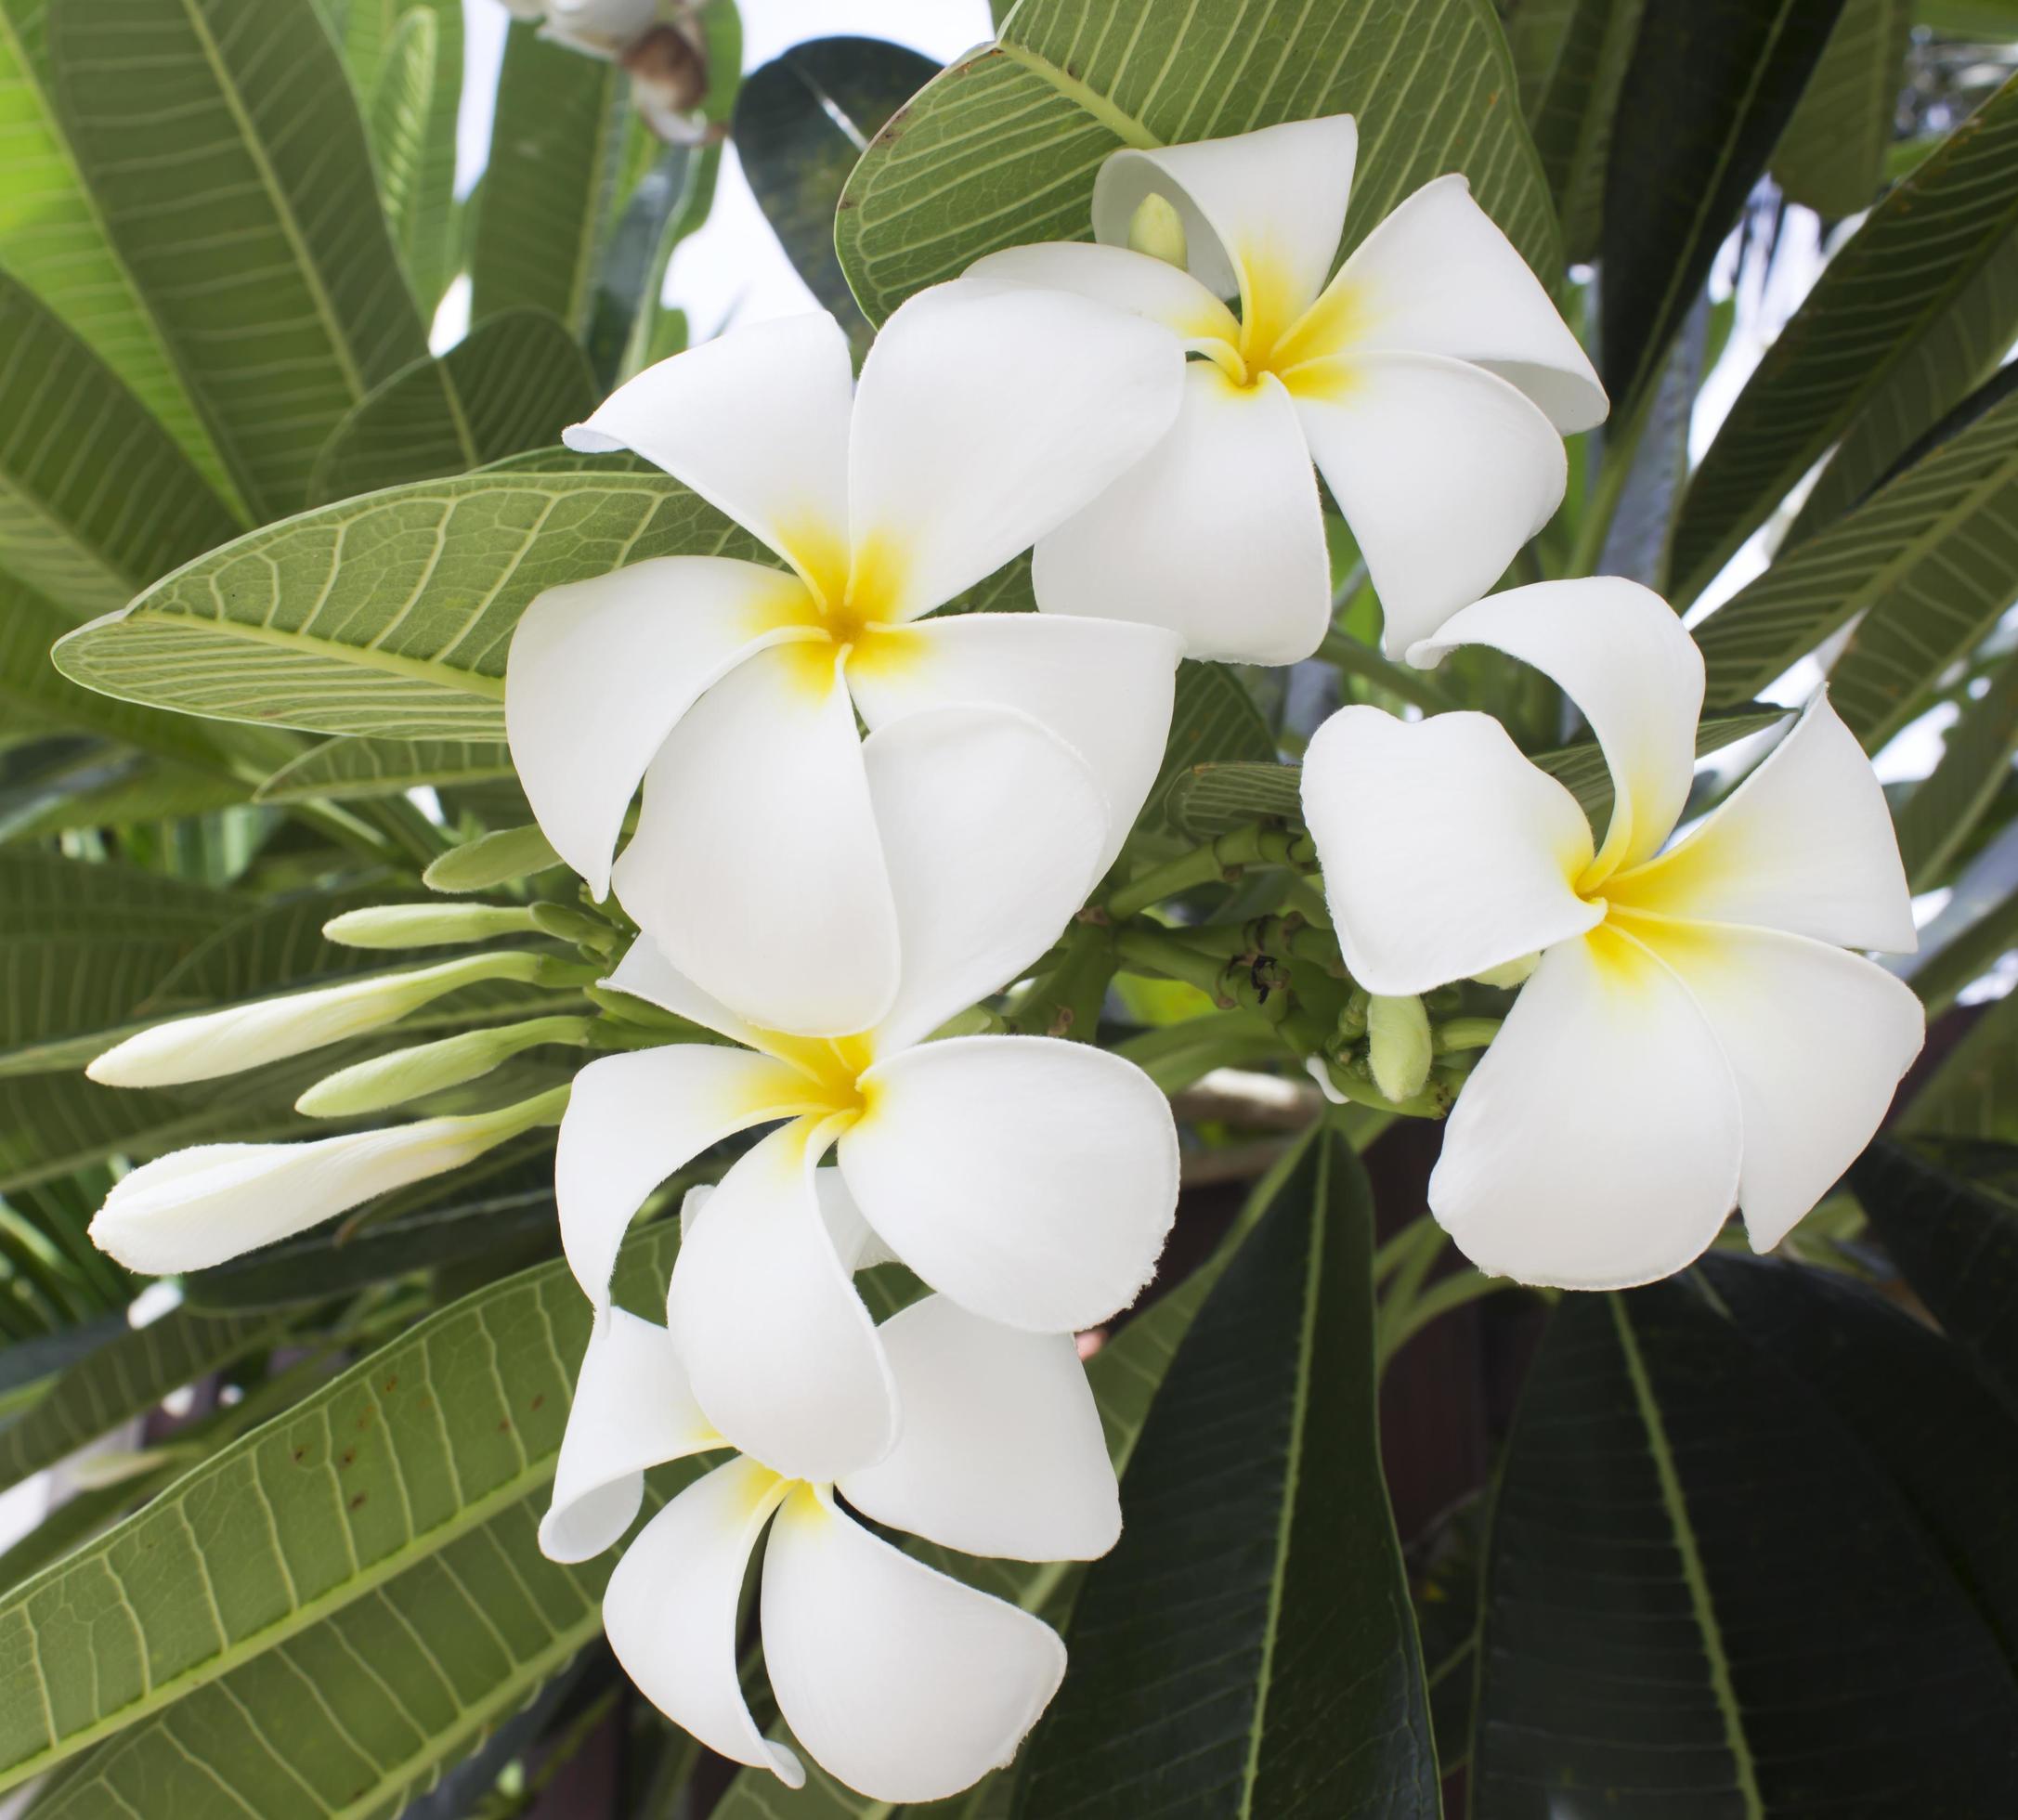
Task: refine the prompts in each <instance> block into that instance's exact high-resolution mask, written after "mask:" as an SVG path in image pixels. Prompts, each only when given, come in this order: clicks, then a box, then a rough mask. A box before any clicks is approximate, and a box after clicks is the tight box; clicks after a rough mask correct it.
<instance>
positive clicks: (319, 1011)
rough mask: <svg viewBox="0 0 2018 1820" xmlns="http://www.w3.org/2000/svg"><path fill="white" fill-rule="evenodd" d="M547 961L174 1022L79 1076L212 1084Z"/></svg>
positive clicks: (441, 969)
mask: <svg viewBox="0 0 2018 1820" xmlns="http://www.w3.org/2000/svg"><path fill="white" fill-rule="evenodd" d="M546 960H547V956H545V955H531V954H526V953H523V952H511V953H505V954H492V955H464V956H463V957H462V959H460V960H450V961H443V962H442V963H441V964H440V965H439V966H436V967H418V968H410V969H409V970H407V971H406V972H404V973H385V974H380V975H379V976H377V977H376V978H375V979H371V980H354V981H350V982H349V983H348V984H345V985H341V986H324V987H322V988H320V989H319V990H318V991H315V992H303V993H291V994H288V995H287V996H286V997H284V998H268V999H263V1000H261V1001H260V1002H259V1003H258V1004H256V1005H233V1006H230V1007H228V1008H227V1009H225V1010H222V1011H210V1012H206V1013H205V1014H204V1015H203V1016H202V1017H199V1018H177V1019H176V1020H175V1021H174V1022H173V1023H164V1024H156V1025H155V1026H154V1027H153V1028H152V1029H151V1030H143V1031H141V1032H140V1033H138V1034H137V1035H136V1036H129V1037H127V1039H126V1040H125V1041H124V1043H121V1044H118V1045H116V1046H114V1047H112V1048H110V1049H108V1050H106V1052H105V1053H104V1054H103V1055H101V1056H100V1057H98V1059H97V1060H96V1061H94V1062H93V1063H92V1064H91V1065H90V1066H89V1067H88V1068H86V1069H85V1073H86V1074H88V1075H89V1076H90V1077H91V1078H92V1079H93V1080H94V1081H97V1082H98V1084H99V1085H101V1086H109V1087H166V1086H176V1085H181V1084H182V1083H183V1082H185V1081H209V1080H215V1078H216V1077H217V1076H218V1075H220V1074H236V1073H240V1072H242V1071H243V1070H245V1069H248V1068H260V1067H264V1066H265V1065H266V1064H267V1062H269V1061H281V1060H284V1059H286V1058H287V1057H289V1056H298V1055H306V1053H307V1052H308V1051H309V1050H310V1049H319V1048H322V1047H324V1046H326V1045H328V1044H331V1043H341V1042H343V1041H344V1040H345V1038H346V1037H351V1036H361V1035H363V1034H365V1033H367V1032H369V1031H373V1030H380V1029H383V1028H384V1026H385V1025H386V1024H389V1023H397V1021H398V1020H400V1019H401V1018H403V1017H405V1016H406V1015H407V1014H408V1013H409V1012H410V1011H416V1010H418V1009H419V1008H420V1007H422V1006H423V1005H425V1004H427V1003H429V1002H430V1001H431V1000H434V999H436V998H439V997H441V996H442V994H445V993H451V992H454V991H456V990H457V989H458V988H459V987H462V986H468V985H475V983H476V982H477V981H481V980H520V981H535V980H539V979H540V978H542V977H543V975H544V974H545V973H546V972H547V971H548V970H549V969H548V968H545V967H544V966H543V965H542V963H544V962H545V961H546Z"/></svg>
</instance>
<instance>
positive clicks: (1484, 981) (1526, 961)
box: [1472, 954, 1542, 992]
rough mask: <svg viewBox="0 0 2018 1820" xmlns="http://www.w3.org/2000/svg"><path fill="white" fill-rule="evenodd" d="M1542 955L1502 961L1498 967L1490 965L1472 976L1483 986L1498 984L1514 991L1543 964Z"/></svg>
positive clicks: (1501, 987) (1509, 990)
mask: <svg viewBox="0 0 2018 1820" xmlns="http://www.w3.org/2000/svg"><path fill="white" fill-rule="evenodd" d="M1541 961H1542V956H1541V955H1538V954H1536V955H1519V956H1518V957H1517V958H1516V959H1514V960H1508V961H1502V962H1501V963H1500V964H1499V966H1497V967H1489V968H1486V970H1485V971H1484V972H1483V973H1474V974H1473V975H1472V978H1473V979H1475V980H1476V981H1478V983H1479V984H1480V985H1481V986H1497V987H1499V988H1500V990H1501V991H1502V992H1512V991H1513V989H1514V988H1515V987H1516V986H1517V985H1519V984H1520V982H1521V981H1523V980H1525V979H1526V978H1527V977H1528V975H1529V974H1530V973H1532V972H1533V971H1534V969H1535V968H1537V967H1538V966H1540V965H1541Z"/></svg>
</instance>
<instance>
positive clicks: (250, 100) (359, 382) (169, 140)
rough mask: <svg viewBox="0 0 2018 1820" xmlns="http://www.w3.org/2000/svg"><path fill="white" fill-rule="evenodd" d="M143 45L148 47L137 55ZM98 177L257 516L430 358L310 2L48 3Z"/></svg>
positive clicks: (344, 89) (52, 34) (293, 493)
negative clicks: (415, 363) (404, 373)
mask: <svg viewBox="0 0 2018 1820" xmlns="http://www.w3.org/2000/svg"><path fill="white" fill-rule="evenodd" d="M142 46H144V52H142V51H140V50H139V49H137V47H142ZM49 47H50V54H51V58H52V61H53V62H54V65H55V68H56V74H57V84H58V91H59V95H60V97H61V98H62V103H63V117H64V121H65V123H66V125H67V126H68V127H69V129H70V135H71V141H72V146H73V147H74V148H75V150H76V155H77V162H78V164H79V166H80V168H81V169H82V171H83V173H84V176H85V182H86V184H87V185H88V186H89V188H90V189H91V191H92V193H93V194H94V195H95V196H96V197H97V198H98V202H99V205H100V207H101V208H102V210H103V213H104V217H105V224H106V228H107V231H108V233H109V234H110V235H111V241H112V243H113V245H114V246H115V247H116V248H117V249H118V251H119V253H120V254H121V256H122V257H123V259H124V262H125V265H126V267H127V269H128V270H129V271H130V272H131V273H132V275H133V278H134V281H135V283H136V285H137V288H138V290H139V292H140V293H141V294H142V295H143V296H144V297H145V298H146V300H147V302H148V304H149V305H150V308H151V310H152V312H153V315H154V318H155V320H156V322H157V323H158V324H159V326H160V329H161V332H162V336H163V340H164V342H165V343H166V344H167V346H168V349H169V352H170V355H171V356H172V357H173V358H174V359H175V361H176V366H177V368H178V369H179V370H180V371H181V372H182V373H183V374H184V375H185V377H186V379H187V382H188V383H189V387H190V389H191V391H192V392H193V393H194V395H195V396H196V400H197V404H198V407H199V409H202V412H203V415H204V419H205V421H206V422H207V423H208V424H209V426H210V429H211V432H212V435H213V436H214V438H215V441H216V444H217V448H218V450H219V453H220V454H221V456H222V457H223V459H224V461H225V464H226V466H227V468H228V470H229V472H230V474H231V475H232V478H233V480H234V481H235V482H236V483H237V485H238V487H239V488H240V490H241V493H242V494H243V495H244V498H245V500H246V501H247V503H248V504H249V505H251V506H252V508H253V510H254V512H255V513H258V514H259V515H261V516H263V517H271V516H273V515H275V514H277V513H282V512H288V511H292V510H293V509H294V508H295V507H297V506H299V505H300V504H301V502H302V500H303V499H304V498H305V496H306V488H307V484H308V471H309V468H310V466H311V465H312V464H313V462H314V461H315V457H316V452H317V450H319V448H321V446H322V444H323V443H324V442H325V441H326V440H327V439H328V436H329V434H330V432H331V431H332V429H333V428H334V427H335V426H336V422H337V421H338V419H340V418H341V417H342V416H343V414H344V413H345V411H346V410H348V409H350V408H351V406H353V405H354V404H356V403H357V402H358V400H359V399H360V398H362V397H363V396H364V395H365V394H366V393H367V392H368V391H370V390H371V387H372V386H373V385H375V384H377V383H379V381H381V380H382V379H385V378H388V377H389V376H390V375H391V374H392V373H394V372H396V371H397V370H398V369H399V368H401V367H402V366H405V365H406V364H407V363H408V362H409V361H411V360H415V359H418V358H419V357H421V356H422V355H423V354H424V353H425V352H426V351H427V347H426V340H425V337H424V336H423V332H422V329H421V323H420V318H418V316H417V315H416V314H415V312H414V308H413V299H412V297H411V295H410V293H409V292H408V290H407V285H406V280H404V278H402V277H401V275H400V271H399V266H398V262H397V258H396V257H395V255H394V252H393V247H392V242H391V241H390V239H389V238H388V236H387V233H386V229H385V220H384V215H382V214H381V213H380V209H379V201H378V192H377V189H376V188H375V187H374V185H373V183H372V179H371V157H370V153H369V151H368V150H367V148H366V144H365V136H364V129H363V125H362V123H360V121H359V119H358V110H357V106H356V104H355V102H354V101H353V100H352V98H351V94H350V88H349V84H348V83H347V82H346V81H345V75H344V70H343V66H342V64H341V63H340V62H339V60H338V58H337V55H336V49H335V46H334V45H332V42H331V40H330V36H329V33H328V32H327V30H326V29H325V28H324V26H323V23H322V21H321V20H320V19H319V18H318V17H317V15H316V10H315V7H314V6H313V5H312V4H311V0H91V4H90V5H88V6H83V7H78V6H70V5H64V6H58V7H52V8H51V9H50V17H49Z"/></svg>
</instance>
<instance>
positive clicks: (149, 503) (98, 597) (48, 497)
mask: <svg viewBox="0 0 2018 1820" xmlns="http://www.w3.org/2000/svg"><path fill="white" fill-rule="evenodd" d="M0 350H5V353H4V357H0V565H5V566H6V567H7V569H9V570H11V571H12V572H13V573H14V574H15V575H17V576H19V577H20V578H21V579H23V580H24V581H27V582H29V583H31V584H32V585H33V586H34V587H36V588H38V589H39V590H41V591H42V592H43V593H44V594H46V596H48V597H49V598H50V599H51V600H53V601H55V602H56V603H57V604H59V605H60V606H62V607H63V608H64V610H65V611H66V612H68V613H69V614H70V615H71V616H72V618H79V619H81V618H88V617H90V616H92V615H93V614H97V613H103V612H105V611H107V610H108V609H110V608H111V607H115V606H121V605H124V604H125V602H126V601H128V600H129V599H131V598H132V597H133V595H135V594H136V593H137V592H138V591H140V590H141V589H142V588H144V587H145V586H146V585H147V584H148V583H149V582H150V581H151V580H153V579H154V578H155V577H157V576H160V575H163V574H165V573H167V571H168V570H170V569H172V568H174V567H176V565H178V564H181V563H185V562H187V561H189V558H190V557H192V556H196V555H201V554H202V552H204V551H205V550H208V549H210V548H211V547H212V545H214V544H218V543H222V542H224V541H225V540H226V539H228V538H229V537H230V536H231V535H232V534H233V533H234V532H235V531H236V530H237V528H238V526H237V525H236V524H235V523H234V522H233V520H232V517H231V514H230V513H229V512H228V510H227V509H226V507H225V504H224V501H223V500H220V499H219V498H218V497H217V496H216V494H215V493H214V492H212V491H211V489H210V487H208V485H206V484H205V482H204V479H203V476H202V474H201V473H199V472H198V470H197V468H196V465H195V463H194V462H192V461H190V460H189V457H188V456H187V455H185V454H184V453H183V452H182V450H181V448H179V447H178V446H177V445H176V442H175V440H174V439H173V438H172V437H171V436H170V435H169V434H168V432H167V431H166V430H164V429H163V428H162V426H161V425H160V424H159V423H157V422H155V421H154V419H153V418H152V417H151V416H150V415H149V413H148V409H147V408H146V406H145V405H143V404H142V403H141V402H140V400H139V399H138V398H137V397H135V396H134V395H133V394H132V393H131V392H129V391H127V390H126V388H125V387H124V385H123V384H122V383H120V380H119V376H118V375H117V374H116V373H115V372H113V370H111V368H110V367H108V366H107V365H106V364H105V363H104V362H103V361H102V360H100V359H99V358H98V356H97V355H96V354H94V353H93V352H92V351H91V349H90V348H89V347H88V346H87V345H86V344H85V343H84V342H82V341H80V340H79V339H78V338H77V336H76V335H75V334H73V333H72V331H70V330H69V329H68V328H66V327H65V326H64V324H63V323H62V322H61V321H60V320H59V318H57V316H56V315H55V314H54V313H53V312H52V311H51V310H50V308H49V307H48V305H46V304H45V303H44V302H43V301H42V300H41V299H40V298H38V297H37V296H36V295H35V294H34V293H33V292H32V291H29V290H27V289H26V288H25V287H24V286H23V285H21V284H20V282H19V281H18V280H16V279H14V278H13V277H11V276H10V275H9V274H7V272H5V271H0Z"/></svg>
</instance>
